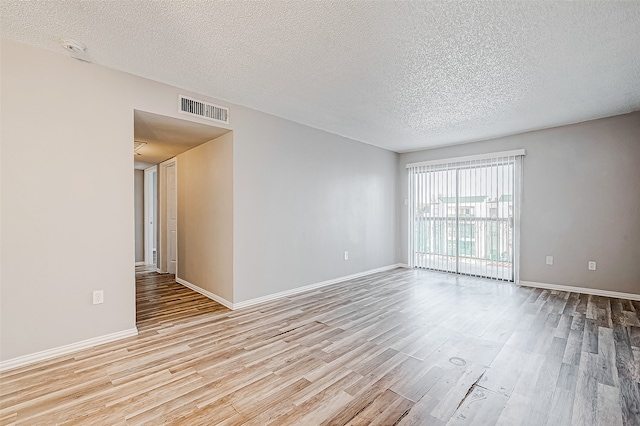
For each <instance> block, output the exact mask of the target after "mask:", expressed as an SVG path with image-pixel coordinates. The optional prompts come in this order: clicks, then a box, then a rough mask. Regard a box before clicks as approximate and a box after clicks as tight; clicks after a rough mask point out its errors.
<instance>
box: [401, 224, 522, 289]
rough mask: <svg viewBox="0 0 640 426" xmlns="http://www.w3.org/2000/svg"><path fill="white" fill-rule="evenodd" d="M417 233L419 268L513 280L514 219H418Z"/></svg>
mask: <svg viewBox="0 0 640 426" xmlns="http://www.w3.org/2000/svg"><path fill="white" fill-rule="evenodd" d="M414 232H415V235H414V239H413V241H414V256H415V257H414V265H415V266H417V267H419V268H426V269H435V270H442V271H447V272H457V273H461V274H468V275H475V276H482V277H493V278H497V279H502V280H509V281H511V280H513V220H512V218H497V217H459V218H457V219H456V218H455V217H433V216H418V217H416V218H415V223H414Z"/></svg>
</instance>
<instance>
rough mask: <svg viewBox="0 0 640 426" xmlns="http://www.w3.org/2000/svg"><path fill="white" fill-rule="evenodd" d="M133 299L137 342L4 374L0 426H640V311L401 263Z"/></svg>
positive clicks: (145, 292) (166, 278)
mask: <svg viewBox="0 0 640 426" xmlns="http://www.w3.org/2000/svg"><path fill="white" fill-rule="evenodd" d="M137 298H138V299H137V302H138V304H137V307H138V328H139V331H140V334H139V335H138V336H137V337H132V338H128V339H124V340H120V341H118V342H114V343H110V344H105V345H101V346H97V347H95V348H92V349H88V350H84V351H81V352H76V353H74V354H71V355H66V356H61V357H58V358H55V359H52V360H48V361H45V362H40V363H37V364H32V365H30V366H28V367H23V368H19V369H15V370H11V371H7V372H4V373H2V374H0V424H2V425H9V424H44V425H53V424H64V425H158V424H165V423H169V424H183V425H201V424H202V425H215V424H220V425H363V424H371V425H400V426H407V425H493V424H497V425H629V426H631V425H640V302H633V301H629V300H621V299H610V298H606V297H597V296H587V295H579V294H576V293H566V292H554V291H546V290H539V289H530V288H524V287H523V288H518V287H516V286H514V285H512V284H506V283H496V282H492V281H488V280H481V279H474V278H469V277H456V276H452V275H447V274H441V273H433V272H427V271H419V270H408V269H397V270H394V271H390V272H385V273H380V274H376V275H372V276H368V277H364V278H360V279H356V280H352V281H348V282H345V283H341V284H337V285H333V286H330V287H325V288H322V289H318V290H315V291H310V292H306V293H303V294H299V295H295V296H291V297H288V298H285V299H280V300H277V301H273V302H270V303H265V304H262V305H259V306H254V307H250V308H246V309H240V310H237V311H230V310H228V309H226V308H224V307H222V306H221V305H219V304H217V303H215V302H213V301H211V300H209V299H207V298H205V297H203V296H201V295H200V294H198V293H195V292H193V291H191V290H189V289H187V288H185V287H183V286H181V285H178V284H176V283H175V281H174V280H173V276H171V275H159V274H156V273H155V272H149V271H145V270H144V269H143V268H140V269H139V272H138V274H137Z"/></svg>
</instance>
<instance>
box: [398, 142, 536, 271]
mask: <svg viewBox="0 0 640 426" xmlns="http://www.w3.org/2000/svg"><path fill="white" fill-rule="evenodd" d="M524 154H525V152H524V150H516V151H507V152H500V153H494V154H489V155H483V156H472V157H460V158H454V159H450V160H446V161H427V162H421V163H413V164H408V165H407V168H408V169H409V216H410V217H409V257H410V259H409V262H410V266H412V267H415V268H424V269H431V270H437V271H445V272H453V273H457V274H464V275H472V276H478V277H486V278H493V279H497V280H504V281H516V282H517V280H518V264H519V239H520V236H519V225H520V203H521V199H522V159H523V157H524Z"/></svg>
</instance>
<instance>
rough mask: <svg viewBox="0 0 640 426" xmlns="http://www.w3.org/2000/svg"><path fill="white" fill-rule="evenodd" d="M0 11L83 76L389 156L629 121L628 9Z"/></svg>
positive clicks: (632, 95) (633, 73)
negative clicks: (169, 90)
mask: <svg viewBox="0 0 640 426" xmlns="http://www.w3.org/2000/svg"><path fill="white" fill-rule="evenodd" d="M0 13H1V18H0V19H1V21H0V23H1V26H0V31H1V34H2V36H4V37H8V38H11V39H15V40H19V41H22V42H26V43H29V44H33V45H37V46H41V47H44V48H48V49H51V50H56V51H59V52H63V50H62V48H61V47H60V46H59V40H60V39H62V38H72V39H76V40H78V41H80V42H82V43H84V44H85V45H86V46H87V47H88V50H87V56H88V57H89V58H90V59H91V61H93V62H94V63H97V64H101V65H105V66H107V67H111V68H115V69H118V70H123V71H126V72H129V73H132V74H136V75H139V76H143V77H147V78H150V79H153V80H157V81H161V82H165V83H169V84H172V85H175V86H178V87H182V88H185V89H188V90H191V91H194V92H196V93H202V94H204V95H209V96H212V97H215V98H219V99H223V100H226V101H229V102H233V103H237V104H241V105H245V106H248V107H251V108H255V109H258V110H261V111H265V112H268V113H271V114H274V115H278V116H281V117H285V118H288V119H291V120H294V121H297V122H300V123H304V124H308V125H310V126H313V127H317V128H320V129H324V130H327V131H329V132H332V133H337V134H340V135H343V136H347V137H349V138H352V139H356V140H359V141H363V142H367V143H371V144H373V145H378V146H381V147H384V148H387V149H390V150H393V151H399V152H401V151H408V150H415V149H421V148H427V147H434V146H438V145H445V144H453V143H461V142H467V141H474V140H481V139H487V138H491V137H496V136H501V135H507V134H513V133H520V132H524V131H528V130H534V129H540V128H546V127H553V126H558V125H563V124H568V123H575V122H579V121H585V120H590V119H594V118H599V117H605V116H611V115H616V114H621V113H625V112H630V111H634V110H638V109H640V48H639V47H638V46H640V2H639V1H631V2H611V1H602V2H583V1H580V2H550V1H545V2H533V1H531V2H520V1H518V2H515V1H513V2H483V1H472V2H463V3H462V2H460V3H458V2H444V3H440V2H368V1H367V2H365V1H361V2H350V1H343V0H340V1H317V2H300V1H269V2H241V1H233V2H214V1H202V2H196V1H144V0H142V1H104V2H99V1H90V2H79V1H55V0H54V1H44V2H22V1H9V0H3V1H2V2H0ZM232 113H233V112H232ZM232 117H233V115H232ZM231 125H232V126H233V123H231Z"/></svg>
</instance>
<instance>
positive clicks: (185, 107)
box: [178, 95, 229, 124]
mask: <svg viewBox="0 0 640 426" xmlns="http://www.w3.org/2000/svg"><path fill="white" fill-rule="evenodd" d="M178 111H180V112H181V113H183V114H189V115H195V116H196V117H200V118H205V119H207V120H211V121H217V122H218V123H224V124H229V108H226V107H222V106H219V105H214V104H211V103H209V102H203V101H199V100H197V99H193V98H189V97H187V96H182V95H179V99H178Z"/></svg>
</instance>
